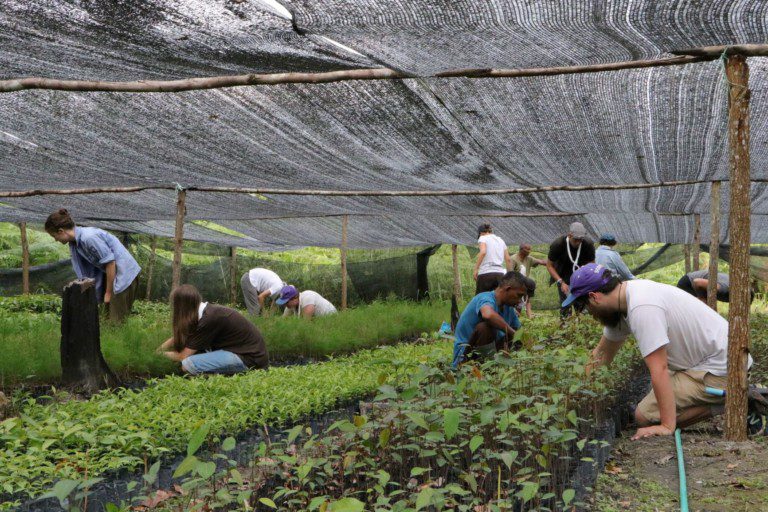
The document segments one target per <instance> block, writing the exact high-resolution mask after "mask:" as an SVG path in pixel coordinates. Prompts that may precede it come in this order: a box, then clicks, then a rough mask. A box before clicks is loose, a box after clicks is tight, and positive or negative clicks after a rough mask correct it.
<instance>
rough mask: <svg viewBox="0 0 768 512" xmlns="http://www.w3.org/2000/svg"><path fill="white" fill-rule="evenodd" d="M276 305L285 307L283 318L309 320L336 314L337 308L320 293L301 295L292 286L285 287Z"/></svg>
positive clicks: (305, 291) (309, 291)
mask: <svg viewBox="0 0 768 512" xmlns="http://www.w3.org/2000/svg"><path fill="white" fill-rule="evenodd" d="M275 304H277V305H278V306H285V310H284V311H283V316H291V315H298V316H300V317H301V318H306V319H307V320H311V319H312V318H313V317H316V316H326V315H333V314H335V313H336V307H335V306H334V305H333V304H331V302H330V301H329V300H328V299H326V298H324V297H323V296H322V295H320V294H319V293H317V292H315V291H312V290H304V291H303V292H301V293H299V290H298V289H296V287H295V286H291V285H286V286H283V289H282V290H280V296H279V297H278V299H277V300H276V301H275Z"/></svg>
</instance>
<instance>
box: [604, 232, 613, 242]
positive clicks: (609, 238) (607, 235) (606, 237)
mask: <svg viewBox="0 0 768 512" xmlns="http://www.w3.org/2000/svg"><path fill="white" fill-rule="evenodd" d="M600 240H605V241H607V242H615V241H616V237H615V236H613V235H612V234H610V233H603V234H602V235H600Z"/></svg>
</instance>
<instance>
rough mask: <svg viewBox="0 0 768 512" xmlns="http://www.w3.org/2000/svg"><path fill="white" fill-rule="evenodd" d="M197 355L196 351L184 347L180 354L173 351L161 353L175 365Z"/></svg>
mask: <svg viewBox="0 0 768 512" xmlns="http://www.w3.org/2000/svg"><path fill="white" fill-rule="evenodd" d="M196 353H197V350H194V349H191V348H188V347H184V349H183V350H182V351H181V352H176V351H175V350H168V351H165V352H163V355H164V356H165V357H167V358H168V359H170V360H171V361H176V362H177V363H180V362H182V361H183V360H184V359H186V358H188V357H189V356H191V355H194V354H196Z"/></svg>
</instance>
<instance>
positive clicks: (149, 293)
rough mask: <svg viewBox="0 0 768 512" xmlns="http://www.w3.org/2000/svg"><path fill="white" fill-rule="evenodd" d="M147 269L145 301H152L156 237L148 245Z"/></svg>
mask: <svg viewBox="0 0 768 512" xmlns="http://www.w3.org/2000/svg"><path fill="white" fill-rule="evenodd" d="M149 251H150V252H149V268H148V269H147V297H146V299H147V300H152V274H154V273H155V260H156V259H157V237H156V236H153V237H152V241H151V242H150V243H149Z"/></svg>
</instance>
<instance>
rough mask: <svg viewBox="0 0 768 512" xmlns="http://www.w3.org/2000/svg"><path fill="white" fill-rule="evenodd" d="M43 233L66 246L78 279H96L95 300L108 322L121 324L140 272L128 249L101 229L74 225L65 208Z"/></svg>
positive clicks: (129, 309) (52, 215)
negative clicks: (102, 304)
mask: <svg viewBox="0 0 768 512" xmlns="http://www.w3.org/2000/svg"><path fill="white" fill-rule="evenodd" d="M45 231H46V232H47V233H48V234H49V235H51V236H52V237H53V239H54V240H56V241H57V242H60V243H62V244H69V253H70V256H71V258H72V267H73V268H74V270H75V274H77V277H78V279H86V278H89V279H93V280H95V281H96V298H97V300H98V301H99V302H100V303H104V304H105V305H106V310H107V315H108V317H109V319H110V320H111V321H113V322H117V323H119V322H122V321H123V320H124V319H125V317H126V316H128V314H129V313H130V312H131V307H132V306H133V300H134V298H135V297H136V288H137V287H138V282H139V280H138V279H137V277H138V275H139V272H141V267H140V266H139V264H138V263H136V260H135V259H133V256H131V253H129V252H128V249H126V248H125V247H124V246H123V244H121V243H120V241H119V240H118V239H117V237H115V236H114V235H112V234H110V233H107V232H106V231H104V230H103V229H99V228H87V227H82V226H75V221H73V220H72V217H71V216H70V215H69V212H68V211H67V210H65V209H64V208H62V209H61V210H58V211H56V212H54V213H52V214H50V215H49V216H48V219H46V221H45Z"/></svg>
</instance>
